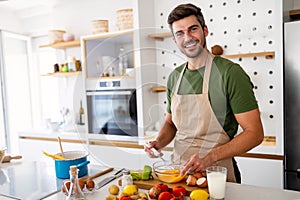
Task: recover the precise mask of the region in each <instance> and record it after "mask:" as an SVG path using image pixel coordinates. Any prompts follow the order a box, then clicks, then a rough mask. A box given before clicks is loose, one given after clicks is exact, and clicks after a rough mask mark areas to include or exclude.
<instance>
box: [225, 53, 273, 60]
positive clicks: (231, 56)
mask: <svg viewBox="0 0 300 200" xmlns="http://www.w3.org/2000/svg"><path fill="white" fill-rule="evenodd" d="M221 56H222V57H224V58H229V59H230V58H242V57H254V56H265V58H266V59H273V58H274V56H275V52H274V51H268V52H267V51H266V52H256V53H243V54H232V55H221Z"/></svg>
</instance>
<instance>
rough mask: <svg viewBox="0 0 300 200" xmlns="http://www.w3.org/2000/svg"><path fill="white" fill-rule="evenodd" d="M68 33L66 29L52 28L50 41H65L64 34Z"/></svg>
mask: <svg viewBox="0 0 300 200" xmlns="http://www.w3.org/2000/svg"><path fill="white" fill-rule="evenodd" d="M65 33H66V31H64V30H50V31H49V32H48V38H49V43H50V44H54V43H57V42H63V35H64V34H65Z"/></svg>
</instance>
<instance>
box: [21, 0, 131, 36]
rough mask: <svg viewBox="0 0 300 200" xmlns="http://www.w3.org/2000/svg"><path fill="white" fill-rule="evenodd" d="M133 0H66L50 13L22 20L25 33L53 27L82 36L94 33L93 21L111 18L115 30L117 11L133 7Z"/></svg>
mask: <svg viewBox="0 0 300 200" xmlns="http://www.w3.org/2000/svg"><path fill="white" fill-rule="evenodd" d="M132 5H133V1H131V0H105V1H103V0H101V1H99V0H76V1H71V0H65V1H61V3H60V4H58V5H57V6H55V7H54V8H53V9H52V10H50V12H49V13H48V14H43V15H40V16H38V17H36V16H33V17H28V18H24V19H23V20H22V23H23V25H24V31H25V33H28V34H30V35H41V34H47V33H48V30H51V29H63V30H66V31H68V32H70V33H73V34H75V36H76V39H79V37H80V36H84V35H90V34H91V33H92V26H91V21H92V20H97V19H108V20H109V31H115V30H117V28H116V18H117V17H116V11H117V10H119V9H125V8H132Z"/></svg>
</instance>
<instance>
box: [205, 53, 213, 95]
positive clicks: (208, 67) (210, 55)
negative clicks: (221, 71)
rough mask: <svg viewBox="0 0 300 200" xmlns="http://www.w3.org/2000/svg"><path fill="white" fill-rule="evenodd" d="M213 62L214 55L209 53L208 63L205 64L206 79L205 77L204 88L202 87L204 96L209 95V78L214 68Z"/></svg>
mask: <svg viewBox="0 0 300 200" xmlns="http://www.w3.org/2000/svg"><path fill="white" fill-rule="evenodd" d="M212 61H213V55H212V54H211V53H210V52H208V55H207V58H206V63H205V69H204V77H203V87H202V93H203V94H206V93H208V86H209V77H210V72H211V68H212Z"/></svg>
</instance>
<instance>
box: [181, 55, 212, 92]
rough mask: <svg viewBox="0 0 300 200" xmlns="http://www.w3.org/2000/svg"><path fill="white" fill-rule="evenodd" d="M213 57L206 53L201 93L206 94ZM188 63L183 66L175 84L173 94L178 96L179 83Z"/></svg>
mask: <svg viewBox="0 0 300 200" xmlns="http://www.w3.org/2000/svg"><path fill="white" fill-rule="evenodd" d="M213 58H214V56H213V55H212V54H211V53H210V52H209V51H208V54H207V58H206V62H205V69H204V77H203V87H202V93H203V94H205V93H208V85H209V77H210V72H211V68H212V61H213ZM187 65H188V63H186V65H185V66H184V68H183V69H182V70H181V72H180V75H179V78H178V81H177V83H176V87H175V94H178V90H179V85H180V83H181V80H182V77H183V74H184V71H185V69H186V68H187Z"/></svg>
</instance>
